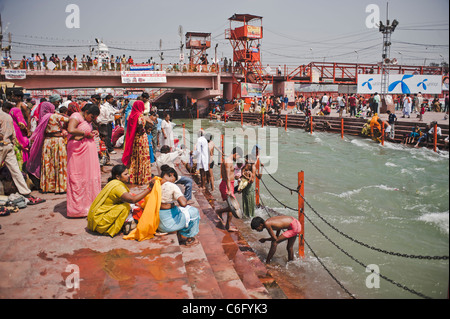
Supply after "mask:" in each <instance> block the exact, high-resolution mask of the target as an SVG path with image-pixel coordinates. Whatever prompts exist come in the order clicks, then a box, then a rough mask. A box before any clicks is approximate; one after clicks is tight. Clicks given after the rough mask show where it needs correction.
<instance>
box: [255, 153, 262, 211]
mask: <svg viewBox="0 0 450 319" xmlns="http://www.w3.org/2000/svg"><path fill="white" fill-rule="evenodd" d="M260 173H261V171H260V163H259V158H258V159H257V161H256V179H255V204H256V207H258V206H259V178H258V176H259V174H260Z"/></svg>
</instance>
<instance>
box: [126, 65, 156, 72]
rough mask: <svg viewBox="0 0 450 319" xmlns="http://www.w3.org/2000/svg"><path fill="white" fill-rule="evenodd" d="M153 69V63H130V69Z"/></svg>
mask: <svg viewBox="0 0 450 319" xmlns="http://www.w3.org/2000/svg"><path fill="white" fill-rule="evenodd" d="M154 69H155V65H154V64H132V65H130V71H153V70H154Z"/></svg>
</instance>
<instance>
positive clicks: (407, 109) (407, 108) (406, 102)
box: [402, 94, 412, 118]
mask: <svg viewBox="0 0 450 319" xmlns="http://www.w3.org/2000/svg"><path fill="white" fill-rule="evenodd" d="M411 105H412V100H411V97H410V96H409V94H406V96H405V98H404V99H403V116H402V118H404V117H405V115H408V118H411V116H410V114H411Z"/></svg>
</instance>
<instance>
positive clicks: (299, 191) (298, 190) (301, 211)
mask: <svg viewBox="0 0 450 319" xmlns="http://www.w3.org/2000/svg"><path fill="white" fill-rule="evenodd" d="M262 167H263V169H265V168H264V166H262ZM265 171H266V174H267V175H268V176H269V177H270V178H271V179H272V180H273V181H275V182H276V183H277V184H278V185H280V186H281V187H283V188H284V189H286V190H288V191H289V192H290V193H291V194H294V193H297V194H298V198H299V200H298V208H294V207H290V206H289V205H286V204H284V203H283V202H281V201H280V200H279V199H278V198H277V197H276V196H275V195H274V194H273V193H272V191H271V190H270V189H269V187H268V186H267V185H266V183H265V182H264V180H263V178H262V176H261V179H260V181H261V183H262V184H263V186H264V187H265V189H266V190H267V192H268V193H269V194H270V195H271V197H272V198H273V199H274V200H275V201H276V202H278V203H279V204H280V205H282V206H283V207H284V208H286V209H289V210H292V211H297V212H298V214H299V221H300V222H301V224H302V231H303V230H304V221H303V218H306V219H307V220H308V221H309V223H310V224H311V225H312V226H313V227H314V228H315V229H316V230H317V231H318V232H319V233H320V234H321V235H322V236H323V237H324V238H325V239H327V240H328V241H329V242H330V243H331V244H332V245H333V246H335V247H336V248H337V249H338V250H340V251H341V252H342V253H343V254H345V255H346V256H347V257H349V258H350V259H352V260H353V261H354V262H356V263H357V264H359V265H360V266H362V267H363V268H364V269H367V265H366V264H364V263H363V262H361V261H360V260H358V259H357V258H355V257H354V256H352V255H351V254H350V253H349V252H347V251H345V250H344V249H343V248H342V247H340V246H339V245H338V244H336V243H335V242H334V241H333V240H331V239H330V238H329V237H328V236H327V235H326V234H325V233H324V232H323V231H322V230H321V229H320V228H319V227H318V226H317V225H316V224H315V223H314V222H313V221H312V220H311V218H310V217H309V216H308V215H307V214H305V209H304V207H303V205H304V204H306V205H307V206H308V207H309V208H310V209H311V211H312V212H314V213H315V214H316V215H317V217H318V218H319V219H320V220H322V221H323V222H324V223H325V224H326V225H327V226H329V227H330V228H331V229H333V230H334V231H336V232H337V233H338V234H340V235H341V236H343V237H345V238H347V239H348V240H351V241H352V242H354V243H356V244H359V245H361V246H363V247H365V248H368V249H370V250H373V251H377V252H379V253H384V254H388V255H391V256H397V257H403V258H411V259H427V260H448V259H449V256H445V255H444V256H424V255H414V254H408V253H400V252H394V251H389V250H386V249H382V248H378V247H375V246H372V245H369V244H367V243H364V242H362V241H360V240H358V239H355V238H353V237H352V236H350V235H348V234H346V233H344V232H342V231H341V230H339V229H338V228H337V227H335V226H334V225H332V224H331V223H330V222H329V221H327V220H326V219H325V218H324V217H323V216H322V215H320V214H319V213H318V212H317V210H315V209H314V208H313V207H312V206H311V204H310V203H309V202H308V201H306V199H305V197H304V173H303V172H299V173H298V187H297V188H296V189H294V188H291V187H288V186H286V185H285V184H283V183H281V182H280V181H279V180H277V179H276V178H275V177H274V176H273V175H272V174H270V173H269V172H268V171H267V170H266V169H265ZM257 196H258V197H260V196H259V194H258V195H257ZM263 205H264V203H263ZM264 209H265V211H268V210H267V208H266V207H264ZM269 216H270V215H269ZM300 218H301V219H302V220H300ZM299 237H300V238H299V256H300V257H303V256H304V251H303V250H304V247H300V246H303V244H306V245H307V247H308V249H310V251H311V253H312V254H313V255H314V257H315V258H316V259H317V260H318V261H319V263H320V264H321V265H322V267H324V269H325V271H326V272H327V273H328V274H329V275H330V276H331V277H332V278H333V280H334V281H335V282H336V283H337V284H338V285H339V286H340V287H341V288H342V289H343V290H344V291H345V292H346V293H347V294H348V295H349V296H350V297H351V298H355V296H354V295H353V294H352V293H350V292H349V291H348V289H346V288H345V287H344V285H343V284H342V283H341V282H340V281H339V280H338V279H337V278H336V276H334V275H333V274H332V273H331V271H330V270H329V269H328V268H327V267H326V266H325V265H324V264H323V262H322V261H321V260H320V258H319V257H318V256H317V254H316V253H315V251H314V250H313V249H312V247H311V246H310V245H309V244H308V242H307V241H306V240H305V235H304V232H303V233H301V234H300V235H299ZM372 272H373V273H375V274H376V275H378V276H379V277H380V278H382V279H384V280H386V281H387V282H389V283H391V284H393V285H395V286H397V287H399V288H402V289H403V290H405V291H408V292H409V293H412V294H414V295H416V296H419V297H421V298H425V299H432V298H431V297H429V296H427V295H425V294H423V293H421V292H418V291H416V290H414V289H412V288H409V287H407V286H405V285H403V284H401V283H399V282H397V281H395V280H393V279H390V278H388V277H386V276H384V275H383V274H381V273H376V272H375V271H372Z"/></svg>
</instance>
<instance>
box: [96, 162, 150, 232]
mask: <svg viewBox="0 0 450 319" xmlns="http://www.w3.org/2000/svg"><path fill="white" fill-rule="evenodd" d="M129 181H130V175H129V173H128V169H127V167H126V166H125V165H116V166H114V167H113V168H112V170H111V177H110V178H109V179H108V184H106V185H105V187H104V188H103V190H102V191H101V192H100V193H99V194H98V195H97V197H96V198H95V200H94V202H93V203H92V205H91V207H90V209H89V214H88V217H87V220H88V229H89V230H91V231H95V232H97V233H100V234H108V235H110V236H111V237H114V236H115V235H116V234H118V233H119V232H120V230H121V229H122V227H123V226H124V224H126V223H127V224H130V223H131V221H132V215H131V211H130V208H131V207H130V203H132V204H134V203H137V202H139V201H140V200H142V199H143V198H145V197H146V196H147V195H148V194H149V193H150V192H151V190H152V186H153V183H150V185H149V187H148V188H146V189H145V190H144V191H143V192H141V193H140V194H137V195H134V194H131V193H130V190H129V188H128V186H127V185H126V184H127V183H129Z"/></svg>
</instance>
